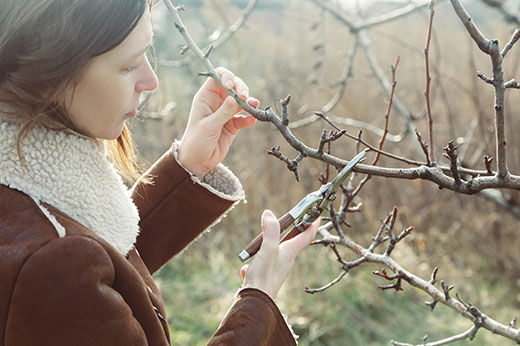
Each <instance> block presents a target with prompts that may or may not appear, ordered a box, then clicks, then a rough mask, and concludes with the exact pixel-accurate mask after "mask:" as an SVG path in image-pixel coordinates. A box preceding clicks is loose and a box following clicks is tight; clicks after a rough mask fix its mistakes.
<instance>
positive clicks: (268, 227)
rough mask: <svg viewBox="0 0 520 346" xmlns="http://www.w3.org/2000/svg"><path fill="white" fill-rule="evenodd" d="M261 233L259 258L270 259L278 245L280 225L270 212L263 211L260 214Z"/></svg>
mask: <svg viewBox="0 0 520 346" xmlns="http://www.w3.org/2000/svg"><path fill="white" fill-rule="evenodd" d="M261 222H262V232H263V238H264V239H263V241H262V245H261V246H260V250H258V254H259V255H260V256H266V257H267V258H270V257H272V256H274V255H276V253H277V249H278V247H279V243H280V224H279V223H278V220H277V219H276V216H274V214H273V212H272V211H270V210H264V212H263V213H262V221H261Z"/></svg>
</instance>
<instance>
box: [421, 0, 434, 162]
mask: <svg viewBox="0 0 520 346" xmlns="http://www.w3.org/2000/svg"><path fill="white" fill-rule="evenodd" d="M433 6H434V1H433V0H430V4H429V6H428V9H429V10H430V20H429V23H428V33H427V35H426V48H424V60H425V71H426V90H425V91H424V98H425V101H426V115H427V116H428V135H429V138H430V153H429V161H430V162H431V163H432V164H435V153H434V147H433V118H432V108H431V102H430V83H431V80H432V78H431V77H430V41H431V38H432V26H433V15H434V14H435V10H434V9H433Z"/></svg>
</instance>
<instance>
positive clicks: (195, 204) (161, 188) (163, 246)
mask: <svg viewBox="0 0 520 346" xmlns="http://www.w3.org/2000/svg"><path fill="white" fill-rule="evenodd" d="M175 150H176V147H175V145H174V146H173V148H172V149H171V150H169V151H167V152H166V153H165V154H164V155H163V156H162V157H161V158H160V159H159V160H158V161H157V162H155V163H154V165H153V166H152V167H151V168H150V169H149V170H148V171H147V172H146V173H145V175H144V176H145V177H147V178H149V179H150V180H151V181H152V183H151V184H147V183H144V182H142V181H138V182H137V183H136V184H135V185H134V187H133V189H132V199H133V201H134V203H135V204H136V206H137V209H138V210H139V217H140V219H141V221H140V223H139V226H140V228H141V232H140V234H139V236H138V238H137V243H136V248H137V251H138V252H139V254H140V255H141V258H142V259H143V261H144V263H145V264H146V266H147V267H148V270H149V271H150V273H154V272H155V271H157V270H158V269H159V268H160V267H161V266H162V265H164V264H165V263H166V262H167V261H168V260H169V259H170V258H172V257H173V256H174V255H175V254H177V253H178V252H179V251H181V250H182V249H183V248H185V247H186V246H187V245H188V244H189V243H190V242H191V241H193V239H195V238H196V237H197V236H198V235H199V234H200V233H202V231H204V230H205V229H206V228H208V227H209V226H211V225H212V224H213V223H215V222H216V221H217V220H218V219H219V218H220V217H221V216H222V214H224V213H225V212H226V211H227V210H229V209H230V208H231V207H232V206H233V205H234V204H235V203H237V202H238V201H240V200H241V199H243V197H244V192H243V189H242V186H241V184H240V182H239V181H238V179H237V178H236V177H235V176H234V175H233V173H231V171H230V170H229V169H227V168H226V167H224V166H223V165H219V166H217V167H216V168H215V169H214V170H213V171H211V172H209V173H208V174H207V175H206V176H205V177H204V179H203V180H202V181H201V180H199V179H197V178H196V177H195V176H192V175H191V174H190V173H188V172H187V171H186V170H185V169H184V168H183V167H182V166H181V165H180V164H179V163H178V162H177V160H176V158H175V155H174V153H175Z"/></svg>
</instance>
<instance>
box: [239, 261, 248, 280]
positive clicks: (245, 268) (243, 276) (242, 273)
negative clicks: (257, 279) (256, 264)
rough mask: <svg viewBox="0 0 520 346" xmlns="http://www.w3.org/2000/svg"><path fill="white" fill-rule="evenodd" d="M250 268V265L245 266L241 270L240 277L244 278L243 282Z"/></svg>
mask: <svg viewBox="0 0 520 346" xmlns="http://www.w3.org/2000/svg"><path fill="white" fill-rule="evenodd" d="M248 268H249V264H245V265H243V266H242V268H240V276H241V277H242V280H245V278H246V273H247V269H248Z"/></svg>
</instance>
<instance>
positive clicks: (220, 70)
mask: <svg viewBox="0 0 520 346" xmlns="http://www.w3.org/2000/svg"><path fill="white" fill-rule="evenodd" d="M215 71H216V72H217V74H218V75H219V76H220V80H221V81H222V85H223V86H224V87H225V88H227V89H233V87H234V86H235V83H236V77H235V75H234V74H233V72H231V71H230V70H228V69H227V68H225V67H217V68H216V69H215Z"/></svg>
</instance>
